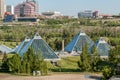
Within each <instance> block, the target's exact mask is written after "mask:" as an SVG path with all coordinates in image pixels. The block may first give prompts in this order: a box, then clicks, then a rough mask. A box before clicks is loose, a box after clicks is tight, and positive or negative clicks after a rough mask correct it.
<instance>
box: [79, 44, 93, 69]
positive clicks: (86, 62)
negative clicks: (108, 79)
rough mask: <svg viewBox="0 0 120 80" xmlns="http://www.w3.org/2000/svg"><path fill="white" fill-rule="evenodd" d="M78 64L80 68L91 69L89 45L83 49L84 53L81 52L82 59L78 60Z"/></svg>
mask: <svg viewBox="0 0 120 80" xmlns="http://www.w3.org/2000/svg"><path fill="white" fill-rule="evenodd" d="M78 65H79V67H80V69H81V70H83V71H89V70H90V69H91V66H90V54H89V53H88V48H87V46H84V47H83V49H82V53H81V54H80V61H79V62H78Z"/></svg>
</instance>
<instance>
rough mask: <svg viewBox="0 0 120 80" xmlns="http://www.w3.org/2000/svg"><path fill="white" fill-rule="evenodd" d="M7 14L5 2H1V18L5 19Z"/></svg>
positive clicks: (1, 0)
mask: <svg viewBox="0 0 120 80" xmlns="http://www.w3.org/2000/svg"><path fill="white" fill-rule="evenodd" d="M4 13H5V0H0V17H1V18H4Z"/></svg>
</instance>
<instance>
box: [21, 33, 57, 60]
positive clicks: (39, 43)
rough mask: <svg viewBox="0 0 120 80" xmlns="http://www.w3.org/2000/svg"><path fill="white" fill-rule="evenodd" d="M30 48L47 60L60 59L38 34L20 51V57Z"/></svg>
mask: <svg viewBox="0 0 120 80" xmlns="http://www.w3.org/2000/svg"><path fill="white" fill-rule="evenodd" d="M29 47H31V48H33V50H34V53H40V54H41V55H42V57H43V58H44V59H46V60H53V59H59V57H58V56H57V55H56V54H55V53H54V51H53V50H52V49H51V48H50V47H49V45H48V44H47V43H46V42H45V41H44V40H43V39H42V38H41V36H40V35H39V34H38V33H36V34H35V36H34V37H33V38H32V39H31V40H30V41H29V42H28V43H27V44H26V45H25V46H24V47H23V48H22V49H21V50H20V51H19V54H20V56H23V54H24V53H25V52H26V51H27V50H28V48H29Z"/></svg>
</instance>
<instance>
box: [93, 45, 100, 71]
mask: <svg viewBox="0 0 120 80" xmlns="http://www.w3.org/2000/svg"><path fill="white" fill-rule="evenodd" d="M99 61H100V55H99V52H98V50H97V48H96V46H95V45H94V46H93V48H92V51H91V70H93V71H97V69H98V62H99Z"/></svg>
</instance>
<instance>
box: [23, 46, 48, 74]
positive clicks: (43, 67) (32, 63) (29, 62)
mask: <svg viewBox="0 0 120 80" xmlns="http://www.w3.org/2000/svg"><path fill="white" fill-rule="evenodd" d="M21 66H22V68H21V72H22V73H32V72H33V71H41V73H42V74H44V75H46V74H47V72H46V71H47V70H48V69H47V64H46V62H45V61H44V60H43V58H42V56H41V54H40V51H39V50H38V52H36V53H34V50H33V49H32V48H29V49H28V51H27V52H26V53H25V54H24V56H23V58H22V62H21Z"/></svg>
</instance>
